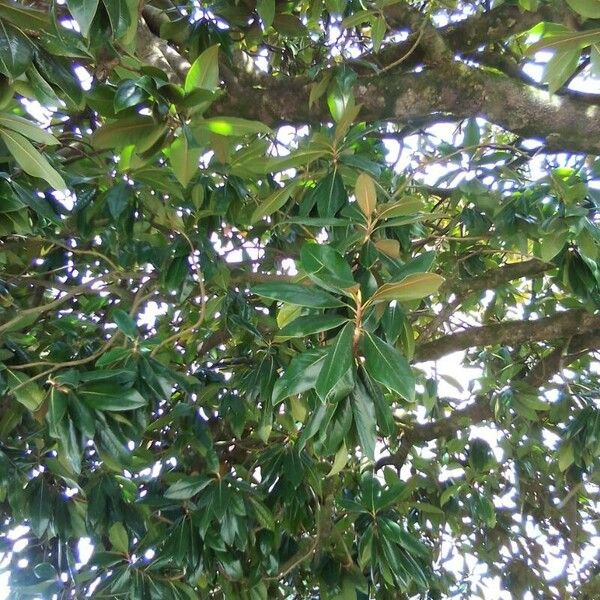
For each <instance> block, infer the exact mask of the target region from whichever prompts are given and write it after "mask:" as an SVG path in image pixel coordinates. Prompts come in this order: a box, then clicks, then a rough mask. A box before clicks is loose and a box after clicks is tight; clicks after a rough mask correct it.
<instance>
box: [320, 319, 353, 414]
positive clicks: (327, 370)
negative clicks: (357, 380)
mask: <svg viewBox="0 0 600 600" xmlns="http://www.w3.org/2000/svg"><path fill="white" fill-rule="evenodd" d="M353 335H354V325H353V324H352V323H348V324H347V325H346V326H345V327H344V328H343V329H342V330H341V331H340V333H338V335H337V336H336V338H335V340H334V342H333V343H332V344H331V345H330V346H329V349H328V351H327V355H326V357H325V361H324V363H323V367H322V369H321V372H320V373H319V377H318V378H317V381H316V384H315V391H316V392H317V394H318V396H319V398H321V400H322V401H323V402H327V401H331V402H335V401H337V400H339V399H340V398H343V397H344V396H347V395H348V394H349V393H350V391H351V390H352V388H353V387H354V372H355V366H354V356H353V353H352V339H353Z"/></svg>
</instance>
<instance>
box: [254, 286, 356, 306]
mask: <svg viewBox="0 0 600 600" xmlns="http://www.w3.org/2000/svg"><path fill="white" fill-rule="evenodd" d="M252 291H253V292H254V293H255V294H257V295H258V296H262V297H263V298H269V299H271V300H279V301H281V302H287V303H288V304H295V305H297V306H306V307H308V308H336V307H338V306H344V304H343V302H341V301H340V300H338V299H337V298H335V297H334V296H332V295H331V294H329V293H327V292H325V291H323V290H320V289H318V288H315V287H314V286H308V285H300V284H298V283H260V284H257V285H253V286H252Z"/></svg>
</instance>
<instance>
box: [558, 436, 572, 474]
mask: <svg viewBox="0 0 600 600" xmlns="http://www.w3.org/2000/svg"><path fill="white" fill-rule="evenodd" d="M574 462H575V452H574V448H573V442H567V443H563V444H562V445H561V447H560V449H559V451H558V468H559V469H560V470H561V471H566V470H567V469H568V468H569V467H570V466H571V465H572V464H573V463H574Z"/></svg>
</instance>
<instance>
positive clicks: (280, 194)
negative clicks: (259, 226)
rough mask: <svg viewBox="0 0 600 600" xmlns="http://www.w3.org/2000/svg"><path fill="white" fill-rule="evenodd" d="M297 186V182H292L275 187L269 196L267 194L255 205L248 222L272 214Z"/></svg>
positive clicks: (284, 202) (282, 204) (254, 221)
mask: <svg viewBox="0 0 600 600" xmlns="http://www.w3.org/2000/svg"><path fill="white" fill-rule="evenodd" d="M297 187H298V182H292V183H288V184H287V185H285V186H283V187H280V188H278V189H276V190H275V191H274V192H273V193H272V194H271V195H270V196H268V197H267V198H266V199H265V200H263V201H262V202H261V203H260V204H259V205H258V206H257V207H256V209H255V210H254V212H253V213H252V216H251V217H250V222H251V223H256V222H257V221H260V220H261V219H262V218H264V217H267V216H269V215H272V214H273V213H274V212H275V211H278V210H279V209H280V208H282V207H283V206H284V205H285V204H286V203H287V201H288V200H289V199H290V196H291V195H292V193H293V192H294V190H295V189H296V188H297Z"/></svg>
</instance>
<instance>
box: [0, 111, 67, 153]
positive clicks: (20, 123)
mask: <svg viewBox="0 0 600 600" xmlns="http://www.w3.org/2000/svg"><path fill="white" fill-rule="evenodd" d="M0 129H12V130H13V131H16V132H18V133H20V134H21V135H23V136H25V137H26V138H29V139H30V140H32V141H34V142H38V143H39V144H46V145H47V146H53V145H55V144H58V143H59V141H58V140H57V139H56V138H55V137H54V136H53V135H52V134H51V133H48V132H47V131H45V130H43V129H42V128H41V127H40V126H39V125H37V124H36V123H33V122H32V121H30V120H29V119H24V118H23V117H19V116H17V115H12V114H10V113H0Z"/></svg>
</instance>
